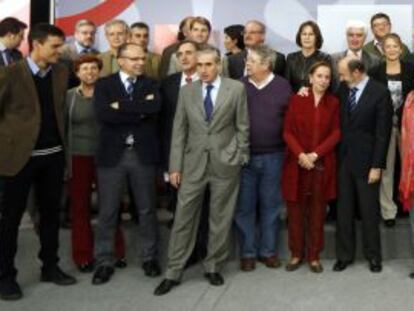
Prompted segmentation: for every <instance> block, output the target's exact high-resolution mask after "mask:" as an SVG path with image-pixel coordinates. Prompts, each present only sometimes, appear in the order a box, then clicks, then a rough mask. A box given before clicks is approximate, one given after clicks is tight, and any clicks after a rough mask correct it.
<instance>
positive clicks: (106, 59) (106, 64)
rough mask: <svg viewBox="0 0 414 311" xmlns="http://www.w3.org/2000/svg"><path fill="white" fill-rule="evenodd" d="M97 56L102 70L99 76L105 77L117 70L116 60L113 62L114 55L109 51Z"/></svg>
mask: <svg viewBox="0 0 414 311" xmlns="http://www.w3.org/2000/svg"><path fill="white" fill-rule="evenodd" d="M99 57H100V58H101V60H102V70H101V74H100V76H101V77H107V76H109V75H112V74H114V73H116V72H118V71H119V66H118V63H117V62H115V63H114V62H113V60H114V59H115V57H114V56H113V55H112V54H111V52H110V51H106V52H104V53H101V54H99Z"/></svg>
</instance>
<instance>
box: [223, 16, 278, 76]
mask: <svg viewBox="0 0 414 311" xmlns="http://www.w3.org/2000/svg"><path fill="white" fill-rule="evenodd" d="M265 39H266V26H265V25H264V24H263V23H262V22H259V21H256V20H252V21H249V22H247V23H246V25H245V26H244V36H243V40H244V44H245V46H246V50H245V51H243V52H240V53H237V54H234V55H231V56H230V57H229V58H228V59H227V71H228V75H229V77H230V78H232V79H240V78H241V77H243V76H245V75H246V69H245V64H246V58H247V54H248V53H249V48H250V47H254V46H257V45H260V44H264V42H265ZM275 53H276V63H275V67H274V69H273V73H274V74H278V75H280V76H283V75H284V73H285V65H286V59H285V55H283V54H282V53H279V52H276V51H275Z"/></svg>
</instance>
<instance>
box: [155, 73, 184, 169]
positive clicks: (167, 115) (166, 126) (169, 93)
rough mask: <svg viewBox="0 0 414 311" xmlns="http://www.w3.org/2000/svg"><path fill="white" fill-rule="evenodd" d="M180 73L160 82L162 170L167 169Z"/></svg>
mask: <svg viewBox="0 0 414 311" xmlns="http://www.w3.org/2000/svg"><path fill="white" fill-rule="evenodd" d="M181 77H182V73H181V72H179V73H175V74H172V75H170V76H168V77H167V78H165V79H163V80H162V82H161V88H160V91H161V98H162V111H161V122H160V123H161V136H162V149H161V150H162V164H163V169H164V171H168V160H169V155H170V148H171V135H172V129H173V123H174V115H175V110H176V108H177V102H178V94H179V92H180V87H181Z"/></svg>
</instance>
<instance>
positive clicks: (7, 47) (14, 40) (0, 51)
mask: <svg viewBox="0 0 414 311" xmlns="http://www.w3.org/2000/svg"><path fill="white" fill-rule="evenodd" d="M26 28H27V25H26V24H25V23H23V22H22V21H19V20H18V19H16V18H14V17H6V18H5V19H3V20H2V21H1V22H0V56H1V57H0V67H2V66H8V65H10V64H12V63H14V62H15V61H18V60H20V59H21V58H22V57H23V56H22V53H21V52H20V51H19V50H18V48H19V46H20V44H21V43H22V41H23V38H24V31H25V29H26Z"/></svg>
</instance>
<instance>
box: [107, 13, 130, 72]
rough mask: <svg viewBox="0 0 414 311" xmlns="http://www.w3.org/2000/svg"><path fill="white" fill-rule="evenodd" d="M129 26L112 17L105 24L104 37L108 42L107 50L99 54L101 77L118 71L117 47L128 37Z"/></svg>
mask: <svg viewBox="0 0 414 311" xmlns="http://www.w3.org/2000/svg"><path fill="white" fill-rule="evenodd" d="M129 33H130V31H129V26H128V25H127V23H126V22H125V21H123V20H120V19H114V20H112V21H110V22H108V23H106V24H105V37H106V40H107V41H108V44H109V50H108V51H106V52H105V53H102V54H101V55H100V58H101V59H102V65H103V66H102V70H101V77H107V76H109V75H111V74H113V73H115V72H118V70H119V66H118V61H117V55H116V54H117V51H118V48H119V47H120V46H121V45H123V44H125V43H126V42H127V40H128V39H129Z"/></svg>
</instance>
